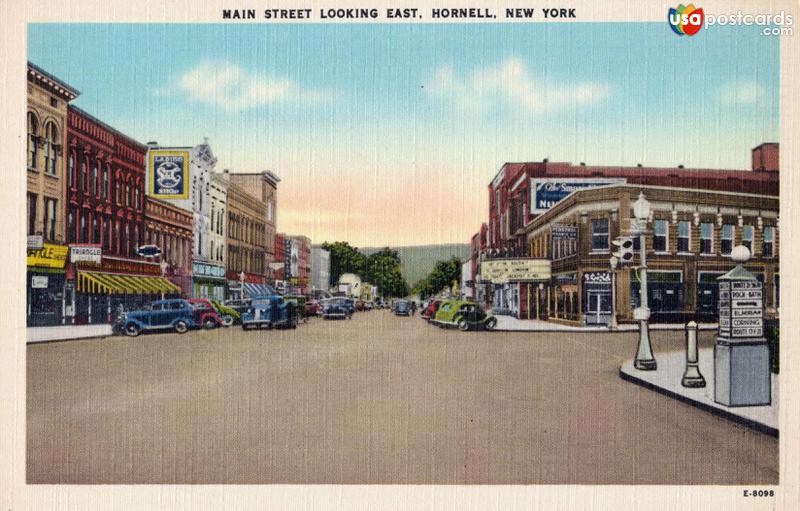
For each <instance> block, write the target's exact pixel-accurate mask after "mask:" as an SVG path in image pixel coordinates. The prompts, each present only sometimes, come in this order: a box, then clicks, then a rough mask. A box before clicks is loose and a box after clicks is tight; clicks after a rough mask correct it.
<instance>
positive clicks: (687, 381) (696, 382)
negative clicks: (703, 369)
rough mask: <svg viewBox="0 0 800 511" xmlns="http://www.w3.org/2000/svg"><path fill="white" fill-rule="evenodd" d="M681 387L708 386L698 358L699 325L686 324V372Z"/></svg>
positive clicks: (693, 323)
mask: <svg viewBox="0 0 800 511" xmlns="http://www.w3.org/2000/svg"><path fill="white" fill-rule="evenodd" d="M681 385H683V386H684V387H690V388H700V387H705V386H706V379H705V378H703V375H702V374H700V368H699V367H698V356H697V323H695V322H694V321H689V322H688V323H686V370H685V371H684V372H683V378H682V379H681Z"/></svg>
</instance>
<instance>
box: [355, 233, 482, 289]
mask: <svg viewBox="0 0 800 511" xmlns="http://www.w3.org/2000/svg"><path fill="white" fill-rule="evenodd" d="M384 248H386V247H371V248H360V249H359V252H361V253H362V254H364V255H370V254H373V253H375V252H378V251H379V250H382V249H384ZM389 248H391V249H393V250H397V253H398V254H399V255H400V271H402V272H403V277H405V278H406V282H408V285H409V286H413V285H414V284H416V283H417V281H419V280H420V279H422V278H423V277H425V276H427V275H428V273H430V271H431V270H432V269H433V266H434V265H435V264H436V261H441V260H446V259H450V258H451V257H457V258H459V259H460V260H462V261H463V260H464V259H466V258H467V257H468V255H469V245H468V244H466V243H453V244H450V245H418V246H413V247H389Z"/></svg>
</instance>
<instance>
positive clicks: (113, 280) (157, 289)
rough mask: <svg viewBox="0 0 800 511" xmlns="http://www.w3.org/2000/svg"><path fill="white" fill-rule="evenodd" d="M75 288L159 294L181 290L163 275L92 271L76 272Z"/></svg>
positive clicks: (98, 291)
mask: <svg viewBox="0 0 800 511" xmlns="http://www.w3.org/2000/svg"><path fill="white" fill-rule="evenodd" d="M77 290H78V291H80V292H82V293H102V294H112V295H113V294H145V295H147V294H161V293H169V294H175V293H180V292H181V290H180V289H179V288H178V287H177V286H176V285H175V284H173V283H172V282H170V281H168V280H167V279H165V278H163V277H145V276H140V275H118V274H112V273H101V272H93V271H82V272H79V273H78V285H77Z"/></svg>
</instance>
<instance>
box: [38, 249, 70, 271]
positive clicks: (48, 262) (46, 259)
mask: <svg viewBox="0 0 800 511" xmlns="http://www.w3.org/2000/svg"><path fill="white" fill-rule="evenodd" d="M67 252H69V248H68V247H67V246H66V245H51V244H50V243H44V244H43V245H42V248H40V249H37V250H28V266H39V267H41V268H58V269H63V268H64V265H65V264H66V262H67Z"/></svg>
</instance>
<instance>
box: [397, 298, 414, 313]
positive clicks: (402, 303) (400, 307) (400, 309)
mask: <svg viewBox="0 0 800 511" xmlns="http://www.w3.org/2000/svg"><path fill="white" fill-rule="evenodd" d="M394 315H395V316H410V315H411V303H409V302H407V301H406V300H397V301H396V302H394Z"/></svg>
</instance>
